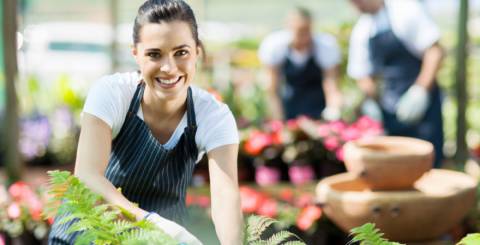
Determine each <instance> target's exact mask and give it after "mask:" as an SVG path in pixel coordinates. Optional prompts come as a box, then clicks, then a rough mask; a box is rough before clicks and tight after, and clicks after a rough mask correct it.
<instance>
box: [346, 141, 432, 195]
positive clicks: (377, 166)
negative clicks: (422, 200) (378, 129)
mask: <svg viewBox="0 0 480 245" xmlns="http://www.w3.org/2000/svg"><path fill="white" fill-rule="evenodd" d="M344 156H345V159H344V160H345V166H346V167H347V170H348V171H349V172H352V173H354V174H355V175H357V176H358V178H359V179H360V180H362V181H364V182H365V184H366V185H367V186H368V187H369V188H370V189H372V190H403V189H411V188H412V185H413V183H414V182H415V181H416V180H418V179H419V178H420V177H421V176H422V175H423V174H424V173H425V172H427V171H428V170H430V169H431V168H432V164H433V157H434V152H433V145H432V144H431V143H430V142H428V141H424V140H419V139H415V138H408V137H393V136H377V137H371V138H367V139H359V140H354V141H350V142H348V143H346V144H345V146H344Z"/></svg>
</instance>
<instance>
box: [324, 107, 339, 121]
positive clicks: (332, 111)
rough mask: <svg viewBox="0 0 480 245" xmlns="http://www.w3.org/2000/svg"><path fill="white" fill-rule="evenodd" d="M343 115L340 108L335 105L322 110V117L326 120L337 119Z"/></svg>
mask: <svg viewBox="0 0 480 245" xmlns="http://www.w3.org/2000/svg"><path fill="white" fill-rule="evenodd" d="M341 116H342V114H341V112H340V110H339V109H338V108H335V107H328V106H327V107H325V109H323V111H322V118H323V119H325V120H326V121H335V120H338V119H340V117H341Z"/></svg>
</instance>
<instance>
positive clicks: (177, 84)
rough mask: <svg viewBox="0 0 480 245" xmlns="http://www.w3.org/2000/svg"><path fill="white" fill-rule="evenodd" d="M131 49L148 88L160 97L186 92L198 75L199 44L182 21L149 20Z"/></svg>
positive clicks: (177, 95) (176, 95)
mask: <svg viewBox="0 0 480 245" xmlns="http://www.w3.org/2000/svg"><path fill="white" fill-rule="evenodd" d="M132 53H133V55H134V57H135V60H136V62H137V64H138V66H139V67H140V71H141V73H142V76H143V79H144V81H145V82H146V84H147V89H148V90H150V92H151V93H153V95H155V96H157V97H158V98H160V99H175V98H178V97H179V96H181V95H186V91H187V88H188V86H189V85H190V83H191V81H192V79H193V76H194V75H195V71H196V68H195V64H196V61H197V57H198V54H199V47H198V46H197V44H196V42H195V40H194V39H193V36H192V32H191V30H190V27H189V25H188V24H187V23H186V22H183V21H172V22H161V23H160V24H158V23H149V24H146V25H144V26H143V27H142V28H141V29H140V40H139V42H138V43H137V44H136V45H135V46H134V47H133V50H132Z"/></svg>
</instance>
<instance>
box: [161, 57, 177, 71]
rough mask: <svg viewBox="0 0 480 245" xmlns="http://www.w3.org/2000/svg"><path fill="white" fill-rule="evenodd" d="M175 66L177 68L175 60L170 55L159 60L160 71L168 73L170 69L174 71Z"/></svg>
mask: <svg viewBox="0 0 480 245" xmlns="http://www.w3.org/2000/svg"><path fill="white" fill-rule="evenodd" d="M176 68H177V66H176V65H175V61H174V60H173V58H172V57H164V58H163V59H162V60H161V61H160V71H161V72H166V73H170V72H172V71H175V69H176Z"/></svg>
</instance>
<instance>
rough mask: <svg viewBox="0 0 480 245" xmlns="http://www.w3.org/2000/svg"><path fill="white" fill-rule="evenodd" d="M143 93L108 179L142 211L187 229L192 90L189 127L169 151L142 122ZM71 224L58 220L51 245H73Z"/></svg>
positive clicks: (117, 144) (115, 147) (133, 105)
mask: <svg viewBox="0 0 480 245" xmlns="http://www.w3.org/2000/svg"><path fill="white" fill-rule="evenodd" d="M144 89H145V83H143V82H142V83H140V84H139V85H138V87H137V90H136V91H135V95H134V96H133V98H132V101H131V102H130V107H129V110H128V113H127V116H126V118H125V122H124V124H123V126H122V129H121V130H120V133H119V134H118V136H117V137H116V138H115V140H114V141H113V142H112V153H111V155H110V160H109V163H108V166H107V169H106V171H105V177H106V178H107V179H108V180H109V181H110V182H111V183H112V184H113V185H114V186H115V187H116V188H121V191H122V194H123V195H124V196H125V197H126V198H127V199H128V200H129V201H131V202H133V203H137V204H138V205H139V207H140V208H142V209H144V210H146V211H148V212H156V213H158V214H160V216H162V217H164V218H167V219H169V220H172V221H175V222H177V223H180V224H182V223H183V218H184V217H185V215H186V207H185V197H186V190H187V186H188V185H189V183H190V180H191V178H192V174H193V169H194V167H195V162H196V160H197V157H198V149H197V146H196V143H195V133H196V130H197V126H196V120H195V110H194V105H193V99H192V91H191V88H189V89H188V95H187V119H188V126H187V127H186V128H185V130H184V132H183V134H182V136H181V137H180V140H179V141H178V143H177V144H176V146H175V147H174V148H172V149H170V150H168V149H165V148H164V146H163V145H161V144H160V143H159V142H158V140H157V139H156V138H155V136H154V135H153V134H152V132H151V131H150V129H149V127H148V125H147V124H145V122H144V121H143V120H142V119H140V118H139V117H138V116H137V111H138V109H139V107H140V104H141V101H142V98H143V92H144ZM72 223H73V222H69V223H66V224H63V225H61V224H58V220H57V219H56V221H55V224H54V225H53V227H52V230H51V233H50V236H49V244H73V243H74V241H75V239H76V237H77V236H78V234H79V233H78V232H76V233H72V234H67V233H66V231H67V230H68V228H69V227H70V226H71V225H72Z"/></svg>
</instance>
